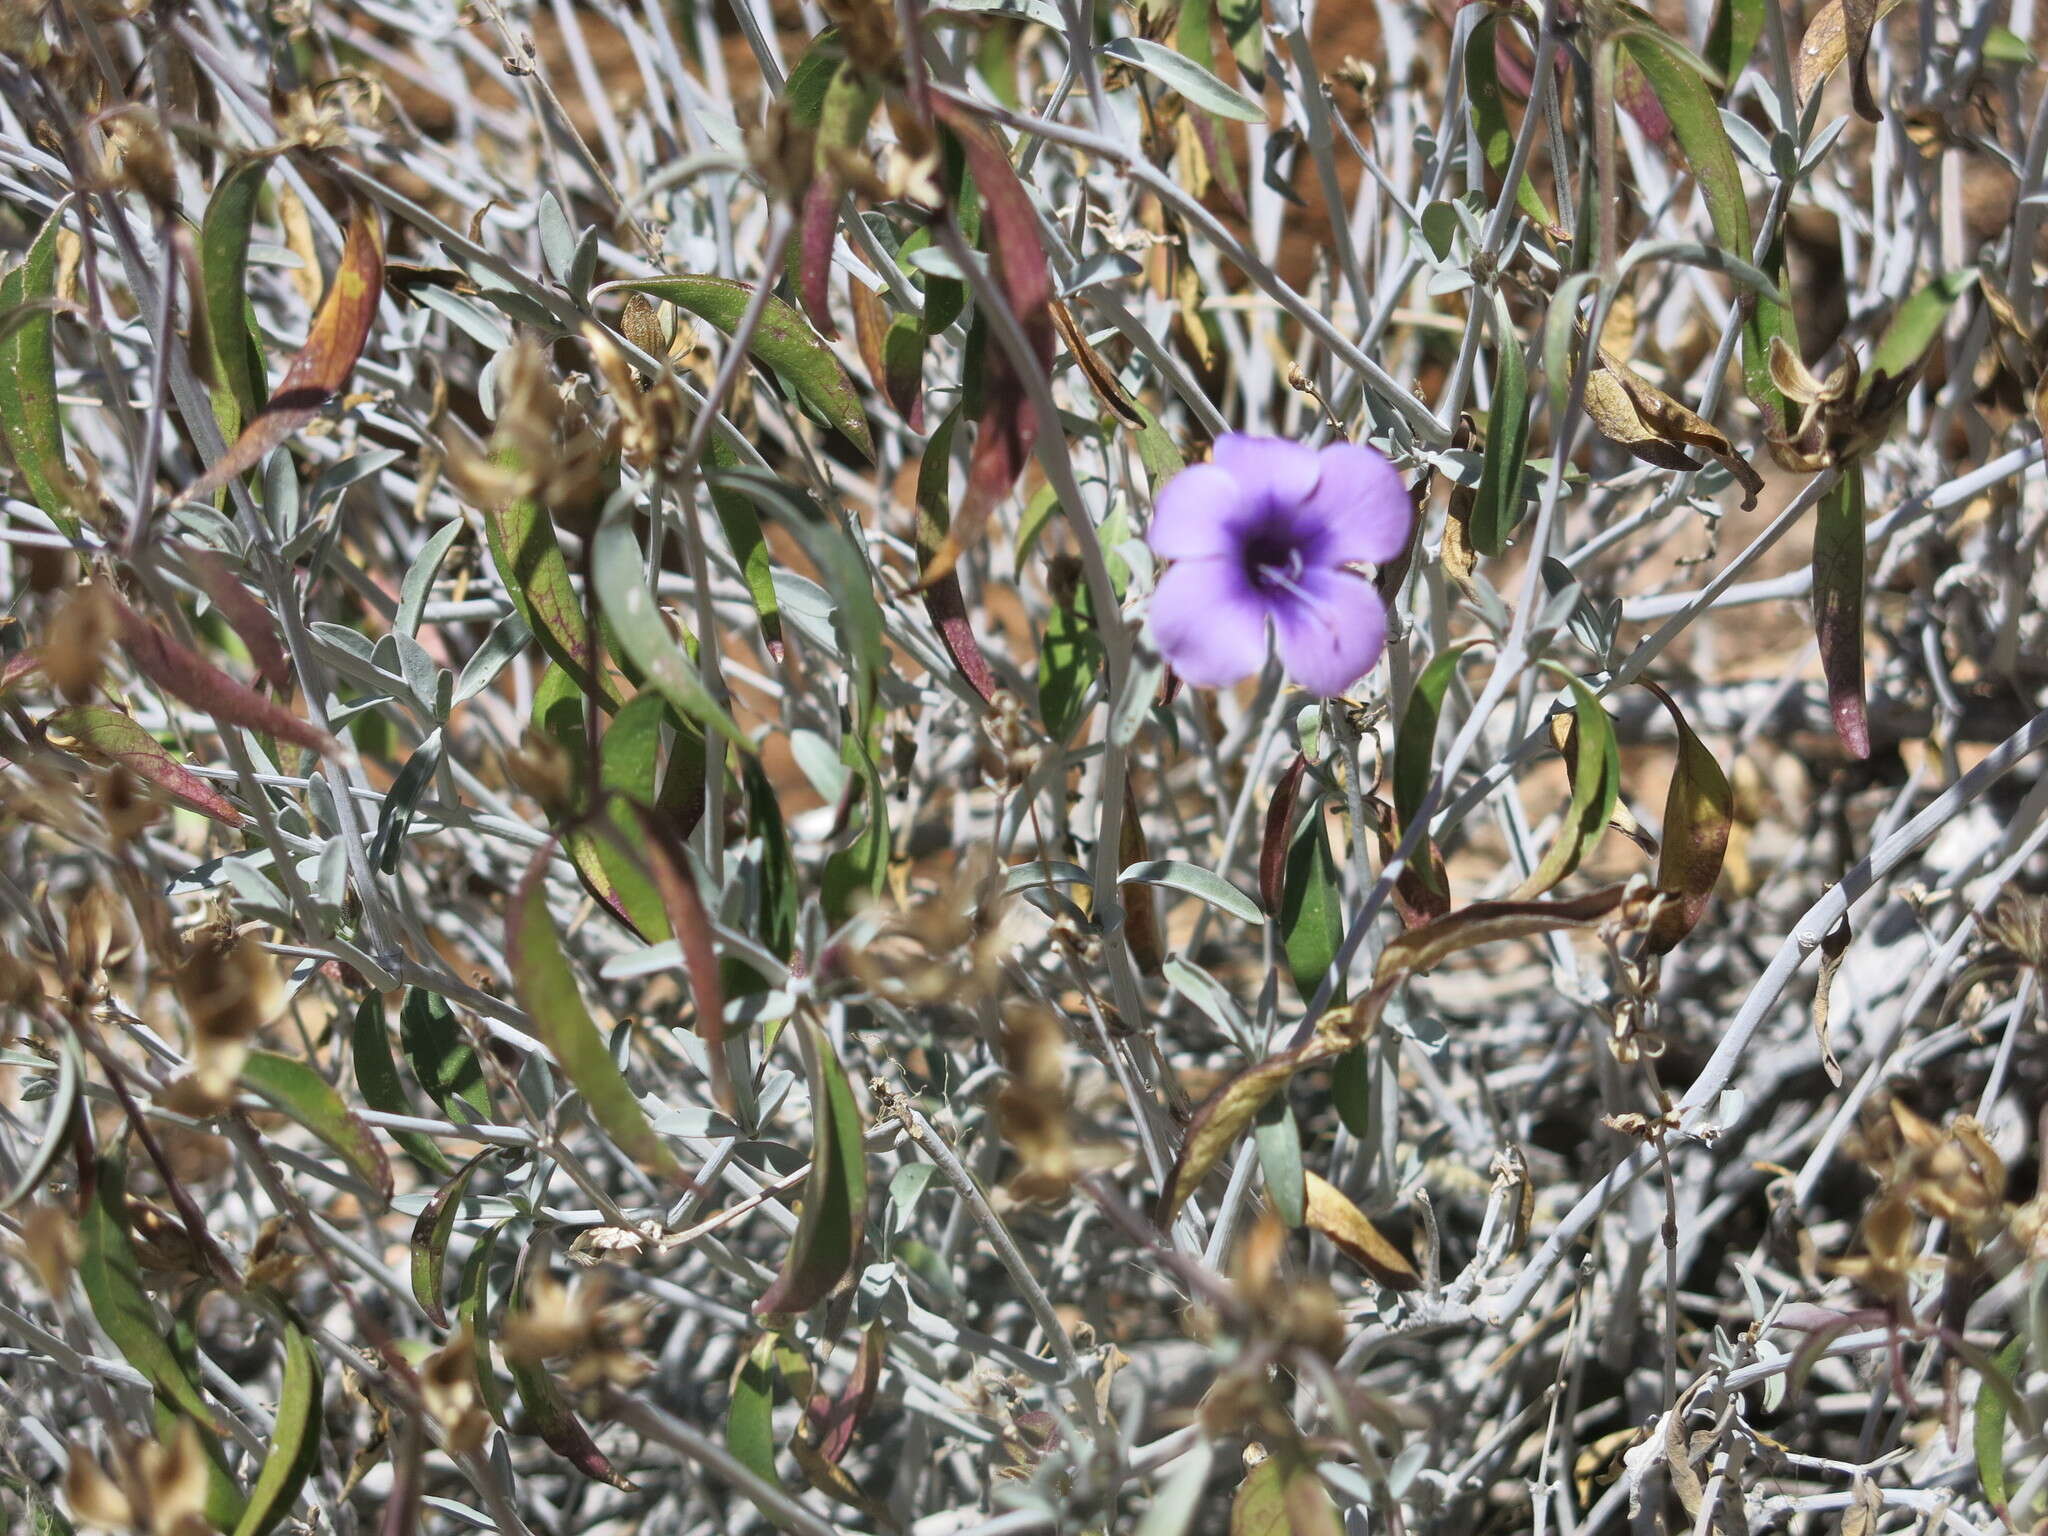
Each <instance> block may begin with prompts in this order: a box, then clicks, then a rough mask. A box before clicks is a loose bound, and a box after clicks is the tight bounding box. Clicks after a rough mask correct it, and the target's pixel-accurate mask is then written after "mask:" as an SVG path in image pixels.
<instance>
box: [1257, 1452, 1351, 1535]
mask: <svg viewBox="0 0 2048 1536" xmlns="http://www.w3.org/2000/svg"><path fill="white" fill-rule="evenodd" d="M1343 1533H1344V1526H1343V1522H1342V1521H1340V1520H1339V1519H1338V1518H1337V1506H1336V1504H1335V1503H1333V1502H1332V1501H1331V1498H1330V1490H1329V1489H1327V1488H1325V1487H1324V1486H1323V1480H1322V1479H1321V1478H1320V1477H1317V1476H1316V1468H1315V1463H1314V1462H1312V1461H1310V1460H1309V1459H1308V1457H1307V1455H1306V1454H1304V1453H1303V1452H1302V1451H1301V1450H1300V1449H1299V1448H1297V1447H1295V1446H1291V1445H1287V1446H1282V1447H1281V1448H1280V1449H1279V1450H1278V1451H1276V1452H1274V1454H1272V1455H1271V1456H1268V1457H1267V1458H1266V1459H1265V1460H1264V1461H1262V1462H1260V1463H1259V1464H1258V1465H1257V1466H1256V1467H1253V1468H1252V1470H1251V1471H1250V1472H1249V1473H1248V1474H1247V1475H1246V1477H1245V1480H1244V1481H1243V1482H1242V1483H1241V1484H1239V1485H1238V1489H1237V1497H1236V1498H1235V1499H1233V1500H1232V1501H1231V1504H1230V1536H1343Z"/></svg>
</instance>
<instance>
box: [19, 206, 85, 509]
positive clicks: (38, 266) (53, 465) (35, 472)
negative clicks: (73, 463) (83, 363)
mask: <svg viewBox="0 0 2048 1536" xmlns="http://www.w3.org/2000/svg"><path fill="white" fill-rule="evenodd" d="M69 205H70V200H69V199H68V198H67V199H65V200H63V201H61V202H59V203H58V204H57V206H56V207H55V208H54V209H52V210H51V212H50V216H49V218H47V219H46V220H44V221H43V227H42V228H41V229H39V230H37V231H36V236H35V239H33V240H32V241H30V242H29V247H28V254H27V256H25V257H24V258H23V259H22V262H21V265H19V266H17V267H16V268H15V269H14V270H13V271H11V272H9V273H8V274H7V275H6V277H4V278H0V316H5V317H11V316H12V315H13V314H14V313H15V312H16V311H17V310H22V311H23V313H24V314H25V315H26V318H25V319H23V320H22V321H21V322H20V323H19V324H17V325H14V326H13V328H12V329H11V330H9V331H7V333H6V334H5V336H4V338H0V433H4V434H5V436H6V439H7V447H8V449H9V451H10V452H12V454H13V455H14V464H15V468H17V469H18V470H20V471H21V478H22V479H23V480H24V481H26V482H27V485H28V491H29V497H30V499H31V500H33V501H34V502H35V504H36V505H37V506H39V507H41V508H42V509H43V511H44V512H46V513H47V514H48V515H49V518H50V521H51V522H53V523H55V524H56V525H57V527H58V529H59V530H60V531H61V532H62V533H63V534H64V536H65V537H66V538H69V539H75V538H77V537H78V517H77V514H76V513H75V512H74V511H73V510H72V506H73V500H74V498H75V497H76V495H77V494H78V489H79V488H78V486H77V485H76V483H75V482H74V481H73V479H72V476H71V469H70V466H69V465H67V464H66V463H65V460H64V422H63V419H62V417H60V416H59V415H58V414H57V350H56V340H55V328H56V321H55V317H54V316H53V315H52V314H51V313H50V311H49V309H48V308H37V309H32V310H23V306H26V305H37V306H45V305H47V304H48V303H49V301H50V300H52V299H54V298H55V297H56V293H57V236H58V234H59V233H60V232H61V231H62V230H63V228H64V211H65V209H66V208H67V207H68V206H69Z"/></svg>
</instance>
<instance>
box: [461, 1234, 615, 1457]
mask: <svg viewBox="0 0 2048 1536" xmlns="http://www.w3.org/2000/svg"><path fill="white" fill-rule="evenodd" d="M546 1246H547V1240H546V1239H545V1238H544V1237H542V1238H536V1239H535V1240H534V1242H533V1243H532V1244H530V1245H529V1246H528V1248H527V1250H526V1252H525V1253H523V1254H521V1255H520V1256H519V1269H518V1271H517V1273H516V1274H515V1275H514V1276H513V1280H512V1293H511V1294H510V1295H509V1296H507V1297H506V1298H505V1310H506V1312H507V1314H510V1313H514V1312H518V1311H521V1310H522V1309H524V1308H525V1306H526V1305H527V1286H528V1284H529V1283H530V1281H531V1278H532V1271H533V1270H534V1269H535V1268H537V1267H543V1266H544V1265H545V1263H546ZM505 1363H506V1366H507V1368H508V1369H509V1370H510V1371H511V1373H512V1384H513V1385H514V1386H515V1387H517V1388H518V1389H519V1401H520V1403H521V1404H522V1405H523V1406H524V1407H525V1409H526V1414H527V1417H528V1418H529V1419H530V1420H532V1423H533V1428H534V1431H535V1433H537V1434H538V1435H539V1436H540V1437H541V1439H542V1440H544V1441H546V1442H547V1447H548V1449H549V1450H551V1451H553V1452H554V1453H555V1454H556V1455H557V1456H560V1457H563V1458H564V1459H566V1460H567V1461H568V1462H569V1464H570V1465H571V1466H573V1467H575V1468H576V1470H577V1471H579V1472H581V1473H582V1474H583V1475H584V1476H585V1477H588V1478H592V1479H594V1480H596V1481H597V1482H601V1483H610V1484H611V1485H612V1486H613V1487H614V1488H624V1489H627V1490H629V1491H630V1490H631V1489H632V1488H633V1487H634V1486H635V1485H634V1483H633V1480H632V1479H631V1478H629V1477H627V1476H626V1475H625V1474H624V1473H623V1472H621V1471H619V1469H618V1468H616V1467H614V1466H613V1465H612V1464H611V1460H610V1458H608V1457H607V1456H606V1455H605V1453H604V1452H603V1451H601V1450H599V1449H598V1448H597V1442H596V1441H595V1440H593V1439H591V1438H590V1431H589V1430H587V1429H585V1428H584V1427H583V1421H582V1420H581V1419H579V1418H577V1417H576V1410H575V1409H573V1408H571V1407H570V1406H569V1401H568V1399H567V1398H566V1397H564V1396H563V1395H562V1389H561V1387H560V1386H558V1385H557V1384H556V1382H555V1378H554V1377H553V1376H551V1375H549V1374H548V1368H547V1367H546V1366H545V1365H543V1364H542V1363H541V1362H540V1361H538V1360H519V1359H515V1358H513V1356H512V1355H510V1354H507V1355H506V1357H505ZM478 1366H479V1369H480V1370H482V1369H488V1367H487V1366H485V1365H484V1364H483V1362H482V1360H479V1361H478Z"/></svg>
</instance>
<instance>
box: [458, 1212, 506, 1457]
mask: <svg viewBox="0 0 2048 1536" xmlns="http://www.w3.org/2000/svg"><path fill="white" fill-rule="evenodd" d="M518 1219H519V1218H518V1217H516V1216H507V1217H506V1218H505V1219H504V1220H503V1221H497V1222H493V1223H492V1224H491V1225H490V1226H489V1227H487V1228H486V1229H485V1230H484V1235H483V1236H482V1237H480V1238H478V1239H477V1241H476V1246H475V1247H474V1248H472V1249H470V1250H469V1257H468V1258H467V1259H466V1260H464V1261H463V1265H462V1278H461V1279H459V1280H458V1281H456V1283H455V1328H456V1332H457V1334H458V1335H460V1336H465V1337H467V1338H468V1339H469V1341H470V1351H471V1355H472V1359H473V1362H474V1365H475V1369H476V1390H477V1395H478V1396H480V1397H481V1398H482V1399H483V1401H484V1407H485V1408H486V1409H488V1410H489V1411H490V1415H491V1420H492V1422H493V1423H495V1424H497V1425H498V1426H499V1427H500V1428H509V1427H510V1425H511V1422H512V1417H511V1415H510V1414H509V1413H507V1412H506V1404H505V1388H504V1383H502V1382H501V1381H499V1380H498V1368H497V1365H496V1364H495V1363H494V1362H493V1360H492V1357H491V1334H490V1327H489V1324H490V1288H491V1259H492V1257H493V1256H494V1255H495V1254H496V1253H497V1250H498V1239H499V1237H500V1236H502V1235H503V1233H504V1231H505V1228H506V1227H507V1226H509V1225H510V1224H511V1223H512V1222H514V1221H516V1220H518Z"/></svg>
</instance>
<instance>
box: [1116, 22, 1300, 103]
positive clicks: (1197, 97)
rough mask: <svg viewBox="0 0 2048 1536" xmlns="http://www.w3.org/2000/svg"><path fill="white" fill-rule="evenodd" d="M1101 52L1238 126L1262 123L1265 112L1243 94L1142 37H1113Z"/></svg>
mask: <svg viewBox="0 0 2048 1536" xmlns="http://www.w3.org/2000/svg"><path fill="white" fill-rule="evenodd" d="M1099 51H1100V52H1102V53H1104V54H1107V55H1108V56H1109V57H1110V58H1112V59H1120V60H1122V61H1123V62H1124V63H1126V64H1131V65H1135V66H1136V67H1137V68H1139V69H1142V70H1144V71H1145V72H1146V73H1147V74H1149V75H1151V76H1152V77H1153V78H1154V79H1156V80H1159V81H1161V82H1162V83H1164V84H1165V85H1167V86H1169V87H1170V88H1171V89H1173V90H1174V91H1175V92H1177V93H1178V94H1179V95H1181V96H1183V97H1185V98H1186V99H1187V100H1188V101H1190V102H1192V103H1194V104H1195V105H1196V106H1198V107H1200V108H1202V109H1203V110H1204V111H1207V112H1213V113H1215V114H1216V116H1218V117H1227V118H1229V119H1230V120H1231V121H1233V122H1239V123H1263V122H1265V121H1266V109H1265V107H1263V106H1262V105H1260V104H1259V103H1258V102H1256V101H1253V100H1252V99H1251V97H1249V96H1247V95H1245V94H1244V93H1243V92H1242V91H1239V90H1235V89H1233V88H1232V87H1230V86H1228V85H1225V84H1224V83H1223V82H1222V81H1221V80H1218V79H1217V78H1216V77H1215V76H1214V75H1212V74H1210V73H1209V71H1208V70H1206V69H1204V68H1203V67H1202V66H1201V65H1199V64H1197V63H1196V62H1195V61H1194V60H1193V59H1190V58H1187V57H1185V56H1184V55H1182V54H1178V53H1175V52H1174V51H1173V50H1172V49H1171V48H1167V47H1163V46H1161V45H1160V44H1158V43H1155V42H1150V41H1148V40H1147V39H1145V38H1142V37H1115V38H1111V39H1110V40H1109V41H1108V42H1106V43H1104V44H1103V45H1102V46H1101V49H1100V50H1099Z"/></svg>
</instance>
